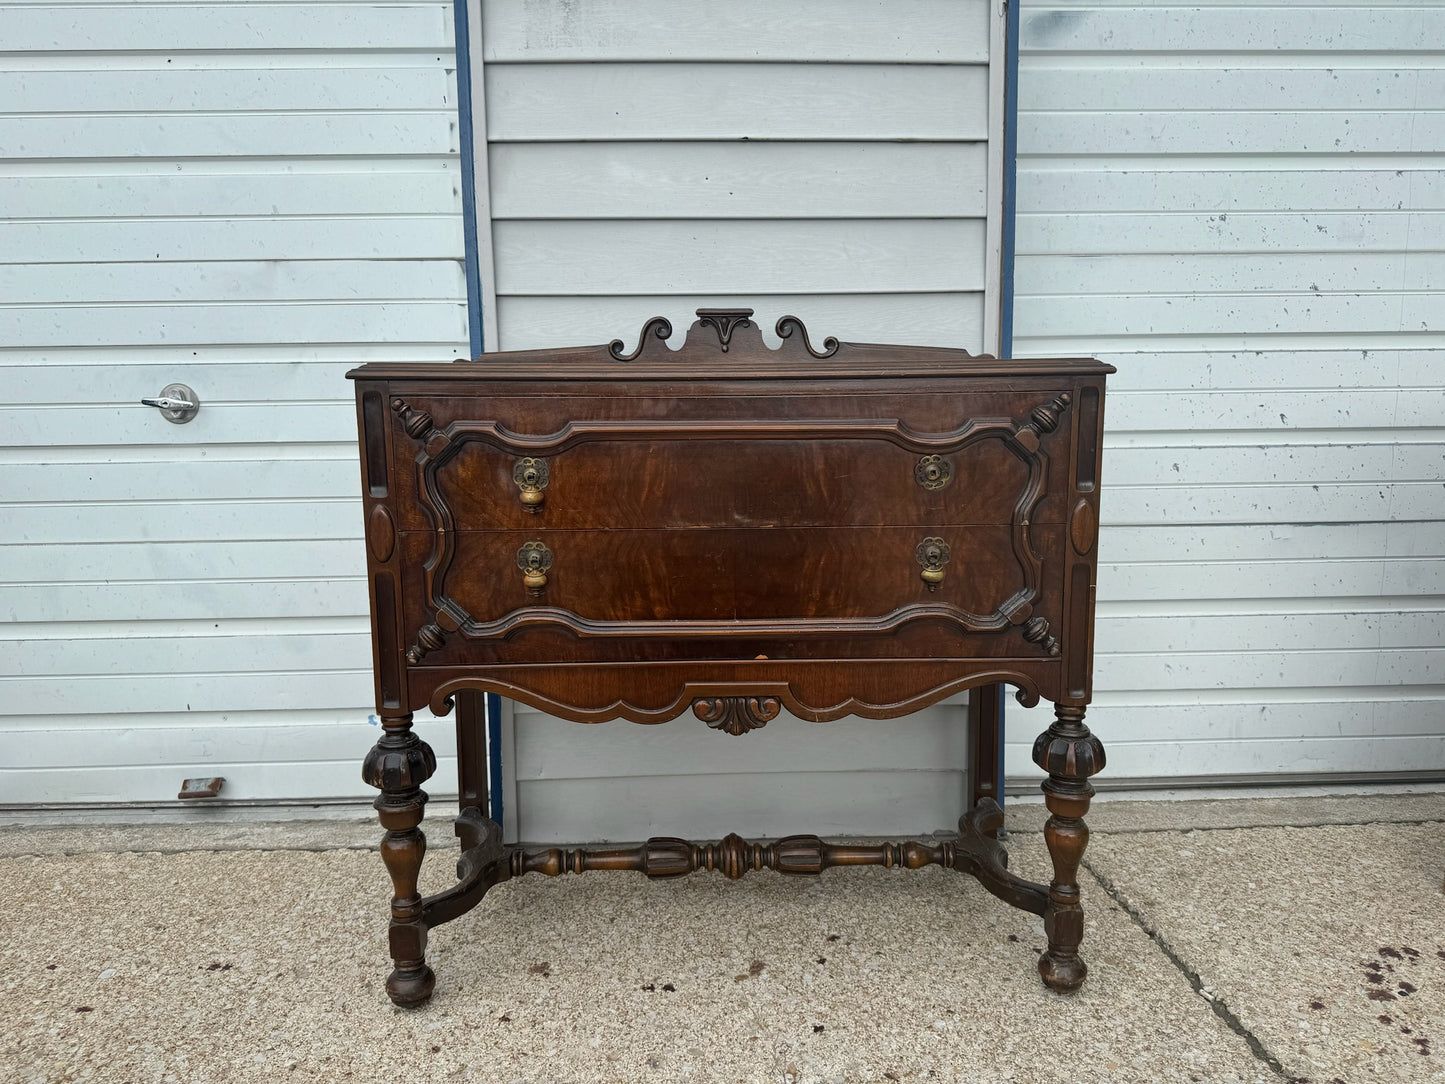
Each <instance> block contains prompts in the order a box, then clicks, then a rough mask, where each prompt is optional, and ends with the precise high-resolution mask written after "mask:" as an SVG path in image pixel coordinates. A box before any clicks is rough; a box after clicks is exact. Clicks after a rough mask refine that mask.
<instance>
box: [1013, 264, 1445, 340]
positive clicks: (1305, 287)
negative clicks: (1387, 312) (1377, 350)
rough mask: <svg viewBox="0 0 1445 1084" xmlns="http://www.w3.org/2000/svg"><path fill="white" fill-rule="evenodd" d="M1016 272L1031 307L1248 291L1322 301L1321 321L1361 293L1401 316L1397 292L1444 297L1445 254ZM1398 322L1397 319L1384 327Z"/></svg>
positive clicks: (1201, 301)
mask: <svg viewBox="0 0 1445 1084" xmlns="http://www.w3.org/2000/svg"><path fill="white" fill-rule="evenodd" d="M1016 269H1017V274H1018V275H1019V276H1020V278H1023V279H1025V280H1026V281H1027V282H1028V284H1029V301H1030V303H1031V304H1039V303H1040V302H1039V300H1038V299H1039V298H1043V297H1049V298H1050V303H1053V298H1054V295H1063V296H1064V297H1066V298H1079V297H1082V296H1093V295H1119V294H1145V293H1149V294H1200V295H1210V296H1218V297H1220V298H1221V299H1222V303H1232V300H1233V299H1234V298H1236V297H1239V296H1241V295H1246V293H1247V291H1257V292H1258V293H1259V294H1260V295H1261V299H1260V301H1259V302H1256V303H1255V304H1256V306H1258V305H1261V304H1268V303H1269V299H1270V298H1278V299H1281V300H1282V301H1283V303H1285V304H1289V303H1290V300H1289V299H1291V298H1307V299H1308V298H1309V295H1310V294H1316V295H1322V296H1320V297H1319V304H1318V305H1317V306H1316V311H1318V312H1319V313H1321V315H1322V316H1325V315H1328V314H1330V313H1331V312H1333V311H1335V309H1337V308H1343V307H1346V306H1348V305H1351V304H1354V303H1355V301H1354V299H1355V298H1356V297H1358V296H1359V295H1361V294H1363V293H1364V292H1365V291H1378V292H1379V293H1380V294H1381V295H1382V297H1384V296H1387V297H1388V301H1387V302H1385V303H1387V304H1388V303H1393V304H1394V305H1395V308H1396V311H1397V313H1398V311H1399V310H1400V308H1401V306H1402V305H1403V304H1404V300H1405V299H1404V298H1403V297H1401V296H1400V295H1401V294H1402V293H1405V292H1408V291H1414V290H1445V252H1409V253H1406V252H1362V253H1357V254H1356V255H1354V256H1351V257H1349V258H1347V259H1341V258H1340V256H1339V255H1338V254H1332V253H1306V252H1290V253H1280V254H1277V255H1274V254H1272V255H1224V254H1199V255H1196V256H1194V257H1193V258H1191V259H1190V260H1188V261H1187V262H1185V261H1181V260H1180V259H1179V257H1178V256H1176V255H1173V254H1168V253H1156V254H1151V255H1134V256H1022V257H1019V259H1018V262H1017V264H1016ZM1169 300H1170V301H1174V300H1175V299H1169ZM1188 300H1190V301H1191V302H1192V303H1193V304H1194V305H1195V306H1196V307H1202V306H1205V305H1208V304H1210V302H1209V300H1208V298H1207V297H1194V298H1190V299H1188ZM1107 303H1108V302H1106V304H1107ZM1382 311H1384V310H1382ZM1375 319H1376V320H1377V321H1379V320H1380V319H1381V317H1379V316H1378V315H1377V316H1376V317H1375ZM1397 323H1398V315H1397V317H1396V320H1394V321H1389V322H1388V323H1387V325H1386V326H1396V325H1397ZM1357 357H1358V355H1357Z"/></svg>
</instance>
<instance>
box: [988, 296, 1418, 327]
mask: <svg viewBox="0 0 1445 1084" xmlns="http://www.w3.org/2000/svg"><path fill="white" fill-rule="evenodd" d="M1014 314H1015V318H1016V319H1018V320H1020V321H1026V322H1027V326H1028V327H1029V330H1030V333H1031V334H1034V335H1040V336H1062V335H1076V336H1078V337H1080V338H1081V339H1087V338H1089V337H1092V336H1095V335H1116V336H1125V335H1145V336H1149V335H1208V334H1210V333H1212V332H1214V331H1216V330H1218V329H1220V328H1228V329H1229V330H1231V331H1233V332H1235V333H1237V334H1244V335H1248V334H1252V333H1256V332H1259V333H1264V334H1267V335H1268V334H1291V333H1294V334H1314V335H1318V334H1324V333H1328V332H1356V333H1359V332H1370V331H1382V332H1393V331H1412V332H1422V331H1432V330H1439V325H1441V318H1440V308H1439V303H1438V299H1437V297H1436V296H1435V295H1433V294H1428V293H1423V292H1421V293H1367V294H1353V293H1349V294H1347V293H1315V292H1311V291H1308V290H1306V291H1305V292H1302V293H1277V294H1264V293H1249V294H1176V295H1173V296H1170V295H1168V294H1164V293H1162V292H1160V293H1140V294H1129V295H1120V294H1090V295H1087V296H1084V297H1068V296H1051V297H1039V296H1034V295H1031V294H1023V293H1020V294H1019V295H1018V299H1017V301H1016V302H1015V305H1014Z"/></svg>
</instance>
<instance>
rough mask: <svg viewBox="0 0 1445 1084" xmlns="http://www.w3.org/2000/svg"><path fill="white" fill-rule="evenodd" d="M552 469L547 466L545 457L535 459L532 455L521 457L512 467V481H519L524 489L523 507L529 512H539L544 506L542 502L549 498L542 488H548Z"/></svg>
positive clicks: (519, 487)
mask: <svg viewBox="0 0 1445 1084" xmlns="http://www.w3.org/2000/svg"><path fill="white" fill-rule="evenodd" d="M551 478H552V471H551V469H550V468H549V467H548V466H547V461H546V460H545V459H533V458H532V457H531V456H528V457H526V458H525V459H519V460H517V462H516V463H515V464H514V465H513V467H512V481H513V482H515V483H517V488H518V489H520V490H521V491H522V494H521V501H522V507H523V508H525V509H526V510H527V511H528V512H538V511H540V510H541V508H542V502H543V501H545V500H546V499H547V497H546V495H545V494H544V493H543V492H542V490H544V489H546V488H547V483H548V482H549V481H551Z"/></svg>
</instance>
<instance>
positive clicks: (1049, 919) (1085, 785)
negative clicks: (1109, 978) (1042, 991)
mask: <svg viewBox="0 0 1445 1084" xmlns="http://www.w3.org/2000/svg"><path fill="white" fill-rule="evenodd" d="M1034 763H1036V764H1037V765H1038V766H1039V767H1040V768H1043V769H1044V771H1046V772H1048V773H1049V777H1048V779H1046V780H1045V781H1044V784H1043V791H1044V804H1045V805H1047V806H1048V808H1049V813H1050V814H1051V815H1050V817H1049V819H1048V823H1047V824H1045V825H1044V843H1045V844H1046V845H1047V847H1048V848H1049V857H1050V858H1051V859H1052V860H1053V866H1054V876H1053V880H1052V881H1051V882H1050V883H1049V901H1048V905H1047V907H1046V908H1045V910H1044V933H1045V934H1046V935H1047V937H1048V941H1049V947H1048V949H1047V950H1046V951H1045V952H1044V954H1043V955H1042V956H1040V957H1039V975H1040V976H1042V978H1043V980H1044V983H1045V984H1046V985H1047V986H1048V987H1049V988H1050V989H1051V990H1057V991H1058V992H1059V993H1072V992H1073V991H1075V990H1077V989H1078V988H1079V987H1080V986H1082V985H1083V984H1084V979H1085V977H1086V976H1087V975H1088V973H1089V969H1088V967H1087V966H1085V964H1084V961H1083V960H1082V959H1080V958H1079V944H1080V943H1081V942H1082V941H1083V939H1084V908H1083V905H1082V903H1081V901H1080V895H1079V864H1080V862H1081V861H1082V860H1083V857H1084V847H1085V846H1086V845H1087V844H1088V842H1089V828H1088V826H1087V825H1086V824H1085V823H1084V815H1085V814H1086V813H1088V811H1089V800H1090V799H1091V798H1092V797H1093V796H1094V788H1093V787H1092V786H1090V785H1089V776H1091V775H1093V774H1094V773H1095V772H1097V771H1099V770H1100V769H1101V768H1103V767H1104V747H1103V745H1102V744H1101V743H1100V742H1099V739H1098V738H1096V737H1094V736H1093V735H1092V734H1090V733H1089V729H1088V727H1086V726H1084V709H1083V707H1081V706H1064V705H1061V706H1060V707H1059V708H1058V709H1057V718H1056V720H1055V722H1054V725H1053V726H1051V727H1049V729H1048V730H1047V731H1045V732H1044V733H1043V734H1041V735H1040V736H1039V739H1038V741H1036V742H1035V743H1034Z"/></svg>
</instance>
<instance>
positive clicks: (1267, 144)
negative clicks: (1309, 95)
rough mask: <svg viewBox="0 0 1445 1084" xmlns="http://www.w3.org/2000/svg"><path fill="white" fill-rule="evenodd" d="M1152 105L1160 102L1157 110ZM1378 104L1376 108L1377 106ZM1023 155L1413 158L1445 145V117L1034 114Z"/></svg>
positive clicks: (1381, 114)
mask: <svg viewBox="0 0 1445 1084" xmlns="http://www.w3.org/2000/svg"><path fill="white" fill-rule="evenodd" d="M1150 104H1153V103H1150ZM1372 104H1374V103H1372ZM1024 131H1025V132H1027V133H1028V134H1027V136H1026V137H1025V136H1023V135H1022V134H1021V135H1020V138H1019V154H1021V155H1029V154H1067V153H1071V152H1073V151H1076V150H1077V149H1078V148H1079V147H1080V146H1096V147H1108V148H1109V153H1110V154H1223V155H1228V154H1268V153H1270V152H1272V151H1274V150H1275V149H1276V148H1278V147H1289V148H1290V153H1291V154H1413V153H1416V152H1421V151H1425V152H1430V151H1435V150H1437V149H1438V148H1439V147H1440V145H1441V142H1442V140H1445V112H1433V113H1432V112H1425V111H1414V112H1411V111H1406V110H1392V111H1379V112H1367V111H1365V110H1359V111H1354V112H1344V111H1336V112H1325V111H1322V110H1312V111H1309V112H1298V113H1292V112H1287V111H1281V110H1271V111H1269V112H1258V113H1251V114H1249V120H1248V123H1242V122H1241V120H1240V118H1239V117H1238V116H1237V115H1234V114H1229V113H1219V112H1215V111H1213V110H1201V111H1198V112H1179V113H1156V112H1149V113H1145V112H1109V113H1080V112H1073V111H1062V112H1052V113H1043V112H1038V113H1033V114H1032V115H1031V116H1030V118H1029V125H1028V127H1027V128H1026V129H1024Z"/></svg>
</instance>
